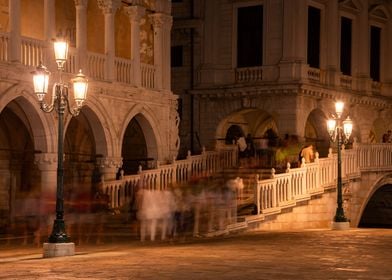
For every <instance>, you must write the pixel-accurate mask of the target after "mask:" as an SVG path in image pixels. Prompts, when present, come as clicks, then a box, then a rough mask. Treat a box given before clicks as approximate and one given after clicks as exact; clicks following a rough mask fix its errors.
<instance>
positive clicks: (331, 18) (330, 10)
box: [326, 1, 340, 86]
mask: <svg viewBox="0 0 392 280" xmlns="http://www.w3.org/2000/svg"><path fill="white" fill-rule="evenodd" d="M338 10H339V7H338V1H328V3H327V8H326V14H327V15H326V21H327V23H328V24H327V27H326V32H327V48H326V51H327V64H326V68H327V69H326V70H327V74H326V80H327V83H328V84H329V85H331V86H337V85H339V77H340V65H339V53H340V50H339V36H336V34H340V30H339V13H338Z"/></svg>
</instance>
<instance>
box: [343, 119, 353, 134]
mask: <svg viewBox="0 0 392 280" xmlns="http://www.w3.org/2000/svg"><path fill="white" fill-rule="evenodd" d="M343 132H344V135H346V139H348V138H350V135H351V133H352V132H353V121H352V120H351V119H350V117H347V119H345V120H344V121H343Z"/></svg>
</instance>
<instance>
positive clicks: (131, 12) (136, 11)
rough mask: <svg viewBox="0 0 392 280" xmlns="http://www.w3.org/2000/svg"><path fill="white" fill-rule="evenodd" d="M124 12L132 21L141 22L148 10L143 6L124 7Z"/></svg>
mask: <svg viewBox="0 0 392 280" xmlns="http://www.w3.org/2000/svg"><path fill="white" fill-rule="evenodd" d="M124 12H125V14H126V15H127V16H128V17H129V20H130V21H140V19H141V18H142V17H143V16H144V14H145V13H146V8H144V7H141V6H128V7H124Z"/></svg>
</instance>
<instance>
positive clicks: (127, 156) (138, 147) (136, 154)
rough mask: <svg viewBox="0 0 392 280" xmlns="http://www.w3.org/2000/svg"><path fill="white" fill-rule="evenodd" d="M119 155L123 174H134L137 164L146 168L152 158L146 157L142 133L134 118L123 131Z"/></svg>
mask: <svg viewBox="0 0 392 280" xmlns="http://www.w3.org/2000/svg"><path fill="white" fill-rule="evenodd" d="M121 156H122V158H123V165H122V169H123V170H124V174H136V173H137V171H138V168H139V165H141V166H142V168H143V169H148V166H149V161H151V160H152V159H149V158H148V157H147V145H146V140H145V138H144V133H143V130H142V127H141V126H140V124H139V122H138V121H137V120H136V119H135V118H134V119H132V121H131V122H130V123H129V124H128V126H127V129H126V131H125V134H124V140H123V145H122V150H121Z"/></svg>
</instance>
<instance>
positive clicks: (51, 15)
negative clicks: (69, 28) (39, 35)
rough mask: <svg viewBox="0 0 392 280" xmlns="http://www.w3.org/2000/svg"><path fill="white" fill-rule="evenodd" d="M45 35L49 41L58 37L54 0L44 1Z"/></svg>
mask: <svg viewBox="0 0 392 280" xmlns="http://www.w3.org/2000/svg"><path fill="white" fill-rule="evenodd" d="M63 35H65V34H63ZM44 36H45V40H46V41H48V42H49V41H50V40H52V39H54V38H56V6H55V1H53V0H45V2H44Z"/></svg>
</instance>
